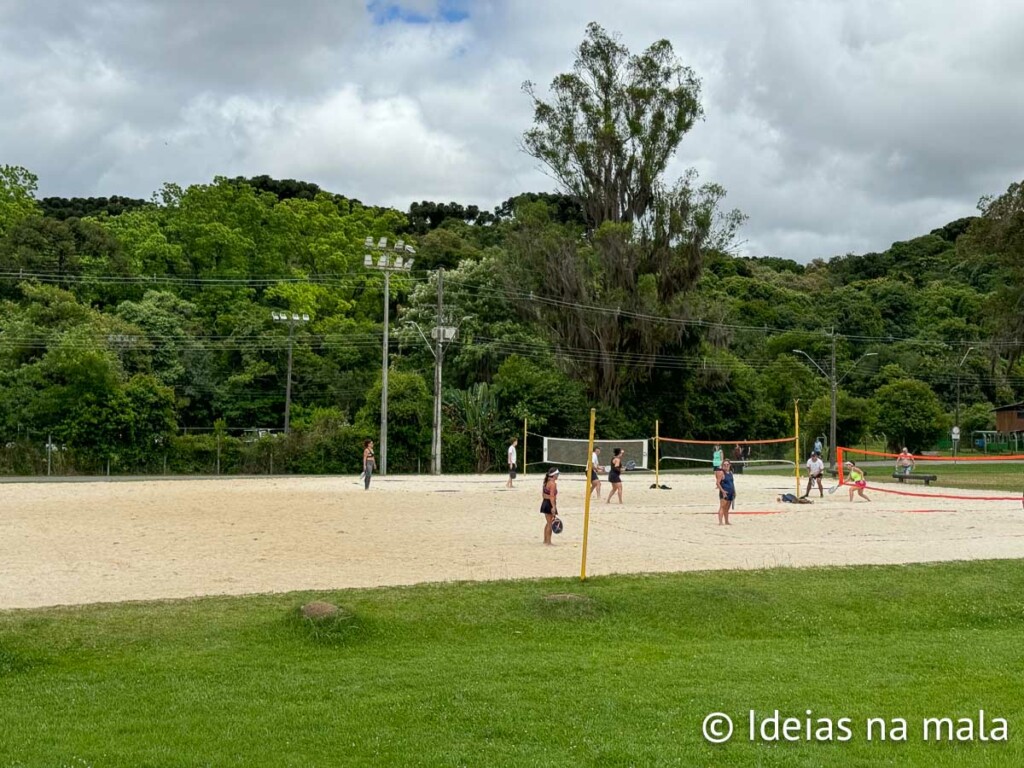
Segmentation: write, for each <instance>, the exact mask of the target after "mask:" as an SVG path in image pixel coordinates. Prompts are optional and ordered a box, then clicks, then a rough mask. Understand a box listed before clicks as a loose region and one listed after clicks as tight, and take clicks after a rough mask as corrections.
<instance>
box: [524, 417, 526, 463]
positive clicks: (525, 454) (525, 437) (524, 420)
mask: <svg viewBox="0 0 1024 768" xmlns="http://www.w3.org/2000/svg"><path fill="white" fill-rule="evenodd" d="M523 476H524V477H525V476H526V417H525V416H524V417H523Z"/></svg>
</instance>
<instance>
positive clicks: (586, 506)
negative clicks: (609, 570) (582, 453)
mask: <svg viewBox="0 0 1024 768" xmlns="http://www.w3.org/2000/svg"><path fill="white" fill-rule="evenodd" d="M596 415H597V409H596V408H591V409H590V441H589V443H588V445H587V477H586V482H584V484H583V485H584V487H585V488H586V494H587V495H586V501H584V502H583V559H582V561H581V562H580V581H586V580H587V533H588V532H589V531H590V496H591V493H590V473H591V472H592V471H593V465H594V417H595V416H596Z"/></svg>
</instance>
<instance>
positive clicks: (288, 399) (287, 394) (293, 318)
mask: <svg viewBox="0 0 1024 768" xmlns="http://www.w3.org/2000/svg"><path fill="white" fill-rule="evenodd" d="M270 316H271V317H272V318H273V319H274V321H275V322H278V323H288V378H287V381H286V383H285V385H284V433H285V434H286V435H287V434H288V433H289V432H290V431H291V412H292V341H293V340H294V338H295V326H296V325H297V324H298V323H308V322H309V315H297V314H295V313H289V312H276V311H275V312H271V313H270Z"/></svg>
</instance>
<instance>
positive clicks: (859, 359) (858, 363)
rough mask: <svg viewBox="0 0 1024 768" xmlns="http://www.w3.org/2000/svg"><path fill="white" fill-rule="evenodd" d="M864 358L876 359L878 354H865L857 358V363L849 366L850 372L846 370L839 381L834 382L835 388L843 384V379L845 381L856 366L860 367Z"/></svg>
mask: <svg viewBox="0 0 1024 768" xmlns="http://www.w3.org/2000/svg"><path fill="white" fill-rule="evenodd" d="M866 357H878V353H877V352H865V353H864V354H863V355H861V356H860V357H858V358H857V362H855V363H854V364H853V365H851V366H850V370H848V371H847V372H846V373H844V374H843V376H842V378H841V379H839V381H837V382H836V386H839V385H840V384H842V383H843V379H845V378H846V377H847V376H849V375H850V374H851V373H853V371H854V369H855V368H856V367H857V366H858V365H860V363H861V361H862V360H863V359H864V358H866Z"/></svg>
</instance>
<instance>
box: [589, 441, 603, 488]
mask: <svg viewBox="0 0 1024 768" xmlns="http://www.w3.org/2000/svg"><path fill="white" fill-rule="evenodd" d="M603 471H604V469H603V468H602V467H601V449H600V448H595V449H594V452H593V453H592V454H590V493H591V495H593V493H594V491H597V498H598V499H600V498H601V478H600V477H598V476H597V473H598V472H603Z"/></svg>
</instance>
